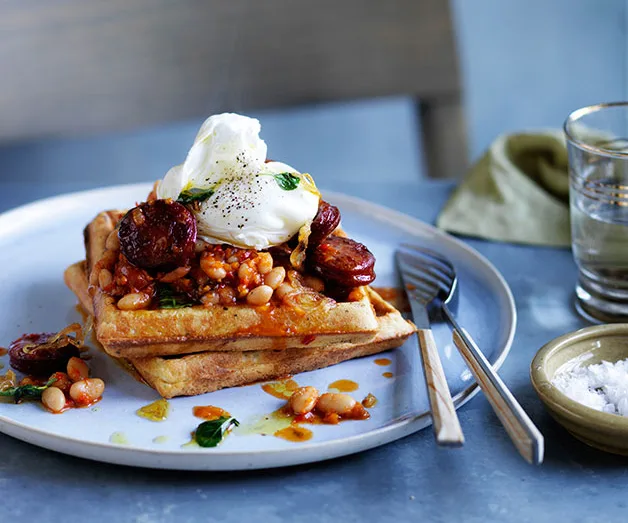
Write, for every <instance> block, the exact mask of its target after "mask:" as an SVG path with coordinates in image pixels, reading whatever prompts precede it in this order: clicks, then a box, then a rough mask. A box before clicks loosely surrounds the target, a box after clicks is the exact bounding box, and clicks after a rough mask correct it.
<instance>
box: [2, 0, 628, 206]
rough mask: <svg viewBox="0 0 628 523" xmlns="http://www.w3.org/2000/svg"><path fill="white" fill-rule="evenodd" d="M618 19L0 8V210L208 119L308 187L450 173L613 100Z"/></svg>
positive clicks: (612, 14)
mask: <svg viewBox="0 0 628 523" xmlns="http://www.w3.org/2000/svg"><path fill="white" fill-rule="evenodd" d="M627 27H628V0H507V1H503V0H451V1H449V2H447V1H444V0H407V1H401V0H391V1H389V2H378V1H368V0H362V1H355V0H347V1H345V2H332V1H326V0H322V1H320V2H301V1H289V0H284V1H280V0H267V1H265V2H259V1H258V2H254V1H251V0H233V1H230V2H221V1H218V0H214V1H209V0H208V1H200V0H182V1H180V2H169V1H165V0H127V1H124V0H111V1H109V2H101V1H98V2H97V1H93V2H82V1H80V0H66V1H56V2H50V1H48V0H6V1H4V2H2V3H1V4H0V38H1V41H2V46H0V68H1V70H2V73H3V74H2V81H1V82H0V191H2V193H5V194H6V192H7V191H9V192H10V193H11V195H12V196H11V199H10V201H7V200H4V201H2V200H0V209H2V210H4V209H6V208H7V207H8V206H14V205H17V204H19V203H23V202H27V201H30V200H33V199H36V198H39V197H41V196H48V195H51V194H58V193H63V192H68V191H76V190H81V189H85V188H90V187H99V186H104V185H111V184H118V183H130V182H138V181H153V180H155V179H157V178H160V177H162V176H163V175H164V173H165V172H166V171H167V170H168V169H169V168H170V167H171V166H172V165H175V164H178V163H181V162H182V161H183V160H184V158H185V154H186V153H187V150H188V149H189V147H190V145H191V143H192V141H193V139H194V136H195V134H196V131H197V130H198V127H199V126H200V124H201V123H202V121H203V120H204V119H205V118H206V117H207V116H209V115H210V114H212V113H214V112H219V111H225V110H233V111H237V112H244V113H246V114H249V115H251V116H255V117H257V118H259V119H260V121H261V123H262V137H263V138H264V139H265V141H266V143H267V144H268V147H269V156H270V157H272V158H273V159H278V160H282V161H285V162H287V163H290V164H292V165H294V166H295V167H296V168H297V169H299V170H302V171H307V172H310V173H311V174H312V175H313V176H314V177H315V179H316V180H317V182H318V184H319V186H321V187H323V188H332V189H338V190H342V191H345V192H352V191H353V189H355V188H357V187H359V186H360V184H361V183H363V181H364V180H370V181H378V182H381V183H386V182H388V181H395V182H399V183H400V184H401V185H400V187H401V186H403V184H409V185H412V184H415V183H416V182H417V180H420V179H424V178H427V177H430V178H435V179H443V178H460V177H462V176H463V175H464V173H465V171H466V168H467V167H468V165H469V164H470V163H471V162H473V161H474V160H476V159H477V158H478V157H479V156H480V155H481V153H482V152H483V151H484V150H485V148H486V147H487V146H488V145H489V144H490V143H491V142H492V141H493V140H494V139H495V138H496V137H497V136H498V135H500V134H502V133H504V132H512V131H518V130H528V129H537V128H545V127H553V128H557V127H560V126H561V125H562V123H563V121H564V119H565V117H566V116H567V114H568V113H569V112H570V111H572V110H573V109H576V108H578V107H580V106H584V105H589V104H593V103H597V102H600V101H617V100H624V99H626V98H627V94H628V93H627V90H628V85H627V82H628V80H627V72H628V56H627V50H628V35H627ZM354 192H355V191H354ZM0 194H1V193H0Z"/></svg>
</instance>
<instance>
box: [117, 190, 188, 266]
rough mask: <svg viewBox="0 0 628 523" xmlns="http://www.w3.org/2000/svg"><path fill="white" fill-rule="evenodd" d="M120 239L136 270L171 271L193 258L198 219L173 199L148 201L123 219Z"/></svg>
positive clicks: (119, 232)
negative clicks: (137, 268)
mask: <svg viewBox="0 0 628 523" xmlns="http://www.w3.org/2000/svg"><path fill="white" fill-rule="evenodd" d="M118 237H119V239H120V251H121V252H122V254H124V256H126V258H127V259H128V260H129V261H130V262H131V263H132V264H133V265H135V266H136V267H139V268H141V269H158V270H162V271H170V270H173V269H176V268H177V267H183V266H185V265H187V264H188V262H189V261H190V259H191V258H192V257H193V256H194V252H195V250H194V248H195V242H196V219H195V218H194V215H193V214H192V213H191V212H190V211H189V210H188V209H187V208H186V207H185V206H184V205H181V204H180V203H177V202H174V201H172V200H154V201H151V202H145V203H142V204H140V205H138V206H137V207H135V208H133V209H131V210H130V211H129V212H128V213H126V215H125V216H124V218H122V220H121V221H120V228H119V230H118Z"/></svg>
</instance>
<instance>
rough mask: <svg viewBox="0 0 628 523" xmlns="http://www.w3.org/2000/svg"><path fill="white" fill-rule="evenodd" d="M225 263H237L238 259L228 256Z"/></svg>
mask: <svg viewBox="0 0 628 523" xmlns="http://www.w3.org/2000/svg"><path fill="white" fill-rule="evenodd" d="M227 263H238V257H237V256H229V257H228V258H227Z"/></svg>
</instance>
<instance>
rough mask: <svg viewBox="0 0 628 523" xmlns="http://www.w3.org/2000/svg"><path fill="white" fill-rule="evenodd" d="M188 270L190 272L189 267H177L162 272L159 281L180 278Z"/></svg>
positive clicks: (170, 280)
mask: <svg viewBox="0 0 628 523" xmlns="http://www.w3.org/2000/svg"><path fill="white" fill-rule="evenodd" d="M188 272H190V267H177V268H176V269H174V270H172V271H170V272H168V273H166V274H164V275H163V276H162V277H161V278H159V281H161V282H164V283H172V282H173V281H177V280H180V279H181V278H183V277H184V276H186V275H187V273H188Z"/></svg>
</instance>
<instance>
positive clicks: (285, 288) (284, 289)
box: [275, 282, 294, 300]
mask: <svg viewBox="0 0 628 523" xmlns="http://www.w3.org/2000/svg"><path fill="white" fill-rule="evenodd" d="M293 292H294V287H293V286H292V285H290V284H289V283H285V282H284V283H282V284H281V285H279V287H277V289H276V290H275V296H277V298H279V299H280V300H283V299H284V298H285V297H286V296H288V295H289V294H292V293H293Z"/></svg>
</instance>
